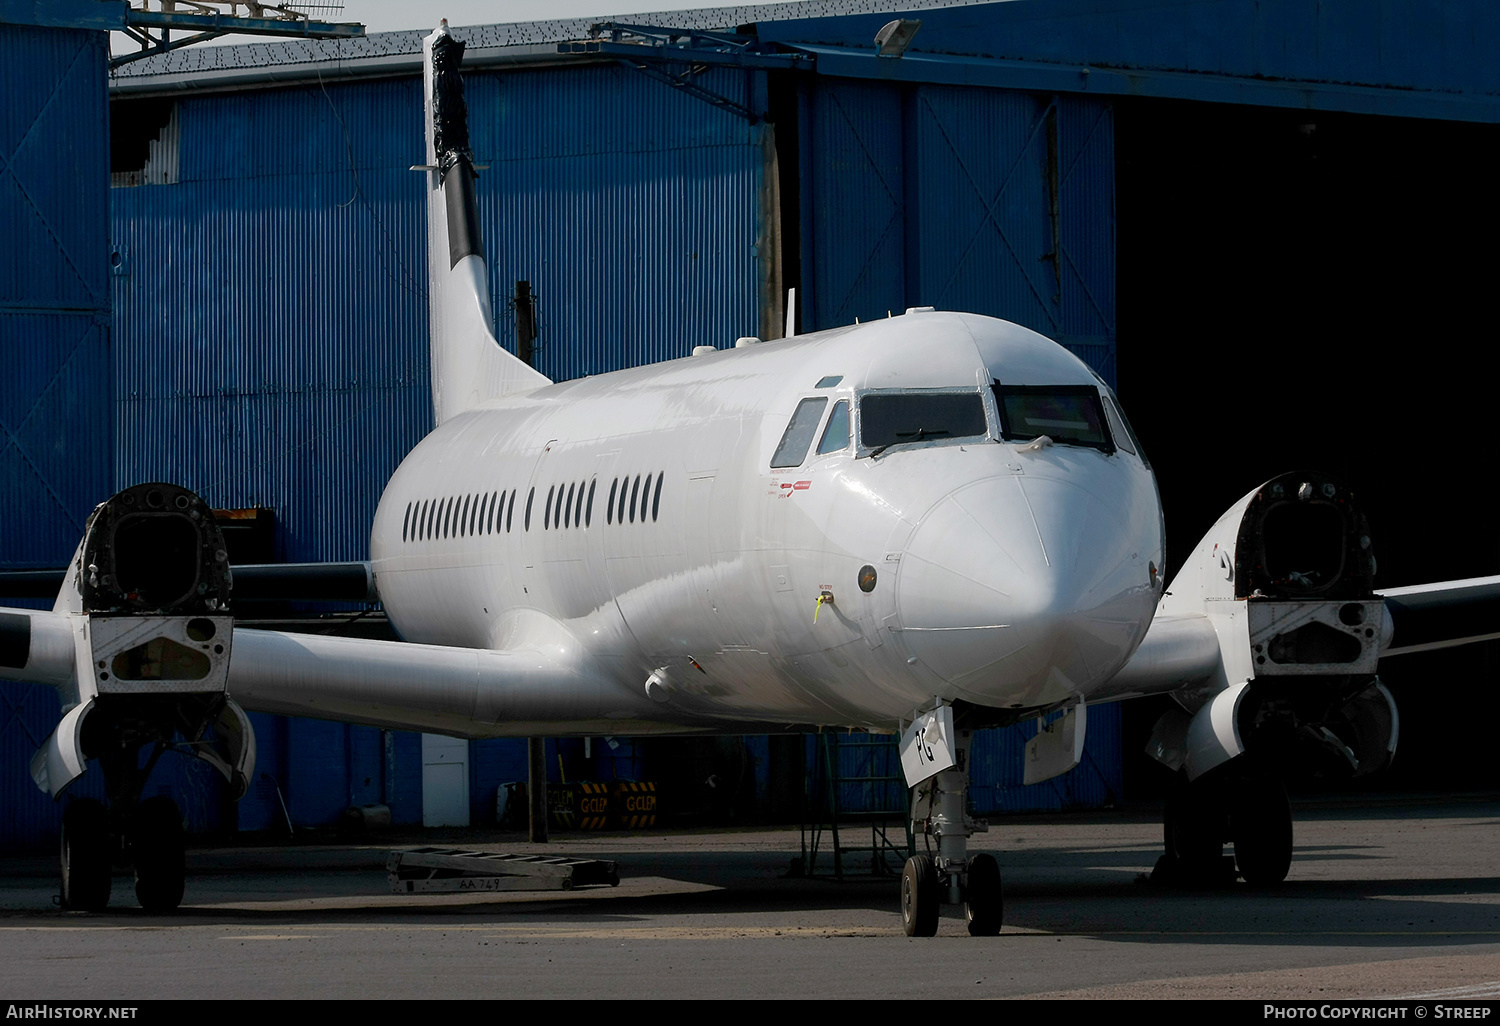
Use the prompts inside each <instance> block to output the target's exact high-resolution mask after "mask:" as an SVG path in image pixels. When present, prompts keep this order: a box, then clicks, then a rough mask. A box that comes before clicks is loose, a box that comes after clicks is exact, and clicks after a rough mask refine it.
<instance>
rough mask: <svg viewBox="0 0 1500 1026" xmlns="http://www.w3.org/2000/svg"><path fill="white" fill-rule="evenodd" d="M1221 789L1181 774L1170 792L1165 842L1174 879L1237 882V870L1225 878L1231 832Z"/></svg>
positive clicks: (1184, 882)
mask: <svg viewBox="0 0 1500 1026" xmlns="http://www.w3.org/2000/svg"><path fill="white" fill-rule="evenodd" d="M1217 790H1218V789H1217V788H1211V787H1209V786H1208V784H1207V783H1206V782H1200V783H1197V784H1190V783H1188V780H1187V776H1186V775H1185V774H1178V777H1177V780H1176V781H1174V785H1173V787H1172V788H1171V789H1170V790H1169V791H1168V792H1167V802H1166V808H1165V810H1164V811H1163V814H1162V842H1163V845H1164V847H1165V848H1166V850H1167V856H1168V857H1169V858H1170V859H1171V861H1172V872H1171V874H1169V875H1170V876H1171V877H1172V878H1173V882H1174V883H1177V884H1180V885H1186V886H1211V885H1214V884H1217V883H1221V882H1229V883H1232V882H1233V876H1234V874H1233V871H1230V872H1229V873H1228V879H1227V880H1224V879H1223V878H1224V876H1225V873H1224V871H1223V864H1224V840H1225V838H1226V837H1227V836H1228V834H1229V824H1228V817H1227V816H1226V815H1225V813H1224V810H1223V807H1222V806H1223V803H1222V802H1220V801H1218V800H1217V799H1218V797H1219V795H1218V794H1217V793H1216V792H1217Z"/></svg>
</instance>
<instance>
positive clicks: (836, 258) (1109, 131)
mask: <svg viewBox="0 0 1500 1026" xmlns="http://www.w3.org/2000/svg"><path fill="white" fill-rule="evenodd" d="M808 89H809V92H808V93H807V96H806V102H805V103H804V104H803V107H802V111H803V115H802V123H801V126H800V139H799V143H800V148H801V175H802V185H801V190H802V204H801V206H802V220H803V224H802V232H801V237H802V286H803V289H804V295H803V309H804V316H805V317H806V316H807V315H808V314H810V315H811V317H810V322H811V324H810V325H809V326H816V327H818V328H830V327H834V326H836V325H840V324H848V323H851V322H852V321H854V319H855V318H859V319H860V320H869V319H870V318H872V317H884V316H885V315H886V313H887V311H893V312H896V313H899V312H901V311H902V310H903V309H905V308H906V307H908V306H935V307H937V308H939V309H946V310H964V311H969V312H973V313H982V314H988V315H991V316H995V317H1003V318H1005V319H1007V320H1012V321H1015V322H1017V323H1019V324H1024V325H1025V326H1026V327H1028V328H1032V329H1034V330H1036V331H1040V332H1041V333H1042V334H1044V335H1047V336H1049V337H1051V338H1055V339H1057V340H1058V341H1060V342H1062V343H1064V344H1065V345H1067V346H1068V347H1069V348H1070V349H1072V350H1073V351H1074V352H1075V353H1077V354H1078V355H1079V356H1081V357H1082V358H1083V359H1085V360H1087V361H1088V362H1089V363H1090V364H1091V365H1092V366H1094V367H1095V368H1096V369H1097V370H1099V371H1100V373H1102V374H1103V375H1104V376H1105V377H1106V378H1110V379H1112V378H1113V375H1114V343H1115V290H1114V267H1115V254H1114V120H1113V112H1112V109H1111V107H1110V106H1109V104H1108V103H1106V102H1104V101H1100V100H1093V99H1087V98H1079V97H1071V96H1051V95H1043V94H1034V93H1022V92H1014V91H1009V90H996V89H975V88H964V87H949V86H932V85H918V86H897V85H889V84H885V83H872V82H855V81H839V80H832V79H820V80H817V81H816V82H815V83H813V84H812V85H811V86H809V87H808ZM805 323H806V322H805Z"/></svg>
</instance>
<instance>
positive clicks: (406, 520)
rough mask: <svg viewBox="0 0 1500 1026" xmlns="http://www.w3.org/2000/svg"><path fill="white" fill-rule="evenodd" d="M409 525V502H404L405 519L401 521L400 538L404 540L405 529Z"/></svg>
mask: <svg viewBox="0 0 1500 1026" xmlns="http://www.w3.org/2000/svg"><path fill="white" fill-rule="evenodd" d="M410 527H411V503H409V502H408V503H407V504H406V519H405V520H403V521H401V540H402V541H406V532H407V529H408V528H410Z"/></svg>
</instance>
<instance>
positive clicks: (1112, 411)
mask: <svg viewBox="0 0 1500 1026" xmlns="http://www.w3.org/2000/svg"><path fill="white" fill-rule="evenodd" d="M1104 415H1105V416H1106V417H1108V418H1109V433H1110V434H1111V435H1113V436H1114V440H1115V444H1116V445H1118V446H1119V447H1120V448H1121V449H1124V450H1125V451H1126V452H1128V453H1130V455H1132V456H1139V457H1140V459H1141V462H1142V463H1144V464H1145V465H1146V466H1148V467H1149V466H1151V461H1150V460H1148V459H1147V458H1146V450H1145V449H1142V448H1141V443H1140V439H1138V438H1136V437H1135V431H1134V430H1132V429H1131V427H1130V421H1128V420H1126V419H1125V411H1124V410H1122V409H1120V404H1119V402H1118V401H1117V400H1116V399H1115V397H1114V396H1112V395H1110V394H1109V393H1108V392H1105V393H1104Z"/></svg>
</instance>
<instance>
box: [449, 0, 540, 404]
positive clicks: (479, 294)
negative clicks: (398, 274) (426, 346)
mask: <svg viewBox="0 0 1500 1026" xmlns="http://www.w3.org/2000/svg"><path fill="white" fill-rule="evenodd" d="M423 51H424V58H425V59H424V61H423V68H424V73H423V85H424V93H425V96H426V104H425V117H426V126H427V172H426V173H427V277H428V282H427V295H428V304H429V306H430V309H431V317H432V412H433V415H434V417H435V418H436V420H437V423H439V424H441V423H443V421H445V420H448V419H449V418H451V417H454V416H456V415H457V414H460V413H463V412H464V411H465V410H472V409H474V408H475V407H477V406H482V405H484V404H485V403H487V402H489V401H491V400H493V399H498V398H499V397H501V396H503V395H508V394H510V393H512V392H524V391H526V390H528V389H532V388H539V387H541V386H542V385H549V384H551V383H552V382H551V380H550V379H549V378H547V377H545V376H543V375H541V374H539V373H537V372H536V371H535V370H533V369H532V368H530V367H528V366H526V364H524V363H522V362H521V361H520V360H518V359H516V358H515V357H514V356H512V355H511V354H510V353H508V352H506V351H505V349H504V348H503V347H502V346H501V345H500V343H499V342H497V341H495V336H494V334H493V333H492V330H491V327H490V326H491V324H493V323H494V322H493V320H492V318H491V312H490V290H489V277H488V272H487V270H486V268H485V264H484V241H483V239H481V238H480V233H479V206H478V198H477V194H476V190H475V185H474V180H475V172H474V155H473V153H472V151H471V150H470V149H469V124H468V107H467V105H466V104H465V103H464V87H463V80H462V79H461V78H460V77H459V74H458V66H459V63H460V62H461V61H462V60H463V53H464V44H463V43H461V42H459V41H458V40H456V39H454V38H453V37H452V36H451V35H449V34H448V23H447V22H446V21H444V22H443V23H442V24H441V25H439V26H438V28H437V29H436V31H434V32H433V33H432V35H430V36H428V37H427V39H426V41H425V43H424V46H423Z"/></svg>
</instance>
